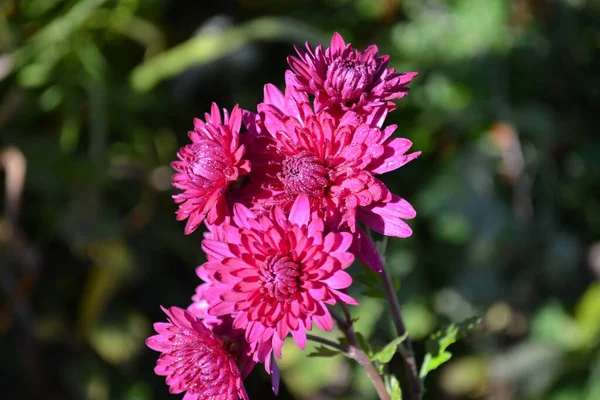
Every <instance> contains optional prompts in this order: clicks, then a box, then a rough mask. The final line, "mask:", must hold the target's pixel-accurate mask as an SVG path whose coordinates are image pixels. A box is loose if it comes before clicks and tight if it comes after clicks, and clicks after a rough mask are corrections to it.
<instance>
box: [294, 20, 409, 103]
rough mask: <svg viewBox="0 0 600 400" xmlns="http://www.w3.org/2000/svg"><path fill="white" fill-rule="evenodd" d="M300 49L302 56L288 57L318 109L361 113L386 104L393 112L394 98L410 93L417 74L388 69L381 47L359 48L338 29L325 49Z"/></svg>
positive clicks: (299, 83)
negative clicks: (410, 87) (331, 108)
mask: <svg viewBox="0 0 600 400" xmlns="http://www.w3.org/2000/svg"><path fill="white" fill-rule="evenodd" d="M296 52H297V53H298V56H299V57H294V56H290V57H288V63H289V65H290V68H291V69H292V71H294V74H295V79H294V84H295V85H296V87H297V89H298V90H300V91H303V92H306V93H309V94H312V95H314V96H315V108H316V109H317V111H319V110H321V109H323V108H325V107H330V106H335V105H339V106H341V107H342V109H343V110H353V111H358V112H363V111H366V112H369V111H372V110H373V109H374V108H375V107H382V106H384V107H386V108H387V109H388V110H390V111H391V110H393V109H395V108H396V107H395V105H394V103H393V102H392V100H394V99H399V98H401V97H403V96H404V95H406V94H407V93H408V90H409V89H408V88H407V87H406V85H407V84H408V83H409V82H410V81H411V80H412V79H413V78H414V77H415V76H416V75H417V73H416V72H407V73H397V72H395V70H394V69H393V68H387V65H388V61H389V56H387V55H384V56H381V57H378V56H377V53H378V49H377V46H375V45H371V46H369V47H368V48H367V49H366V50H365V51H358V50H356V49H354V48H352V45H351V44H346V43H345V42H344V39H343V38H342V36H341V35H340V34H339V33H337V32H336V33H334V34H333V37H332V38H331V47H329V48H328V49H327V50H325V51H324V50H323V47H322V46H317V47H316V48H315V49H313V48H312V47H311V46H310V44H309V43H306V51H304V50H302V49H300V48H299V47H296Z"/></svg>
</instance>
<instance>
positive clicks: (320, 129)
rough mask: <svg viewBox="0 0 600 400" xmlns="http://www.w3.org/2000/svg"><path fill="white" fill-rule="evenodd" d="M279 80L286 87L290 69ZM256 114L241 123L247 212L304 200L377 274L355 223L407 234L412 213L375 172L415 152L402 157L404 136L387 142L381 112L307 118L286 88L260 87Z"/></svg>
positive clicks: (303, 102)
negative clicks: (245, 133) (248, 168)
mask: <svg viewBox="0 0 600 400" xmlns="http://www.w3.org/2000/svg"><path fill="white" fill-rule="evenodd" d="M287 78H288V82H289V80H290V79H291V72H288V75H287ZM258 110H259V115H260V117H259V118H256V117H252V116H251V115H248V116H247V118H246V119H247V121H246V122H247V124H248V126H249V129H250V131H249V138H250V139H251V140H250V142H249V145H250V146H252V147H251V149H250V150H251V151H249V152H250V153H251V154H252V161H253V165H254V169H253V173H252V174H251V176H250V177H251V180H252V182H253V184H254V189H250V190H249V193H250V194H251V196H252V203H253V209H255V210H256V211H258V212H264V210H268V209H269V208H270V207H273V206H275V205H278V206H280V207H282V208H283V209H285V210H287V209H289V207H290V206H291V204H292V202H293V201H294V199H295V198H296V196H297V195H299V194H303V195H306V196H308V198H309V199H310V205H311V210H314V211H316V212H318V213H319V215H320V216H321V217H322V218H323V219H324V220H325V222H326V225H327V226H328V227H330V228H331V229H334V230H341V231H350V232H352V233H353V234H355V236H356V240H357V243H355V245H354V247H353V251H354V250H357V251H355V254H356V255H357V256H359V257H360V258H361V260H363V261H364V262H366V263H367V264H368V265H369V266H371V267H372V268H373V269H375V270H380V268H381V265H380V264H381V262H380V261H377V262H376V261H375V259H374V258H373V257H374V256H372V255H371V256H369V255H368V254H367V253H368V252H369V251H370V250H369V248H370V245H369V244H368V243H364V240H368V239H367V238H366V235H364V234H362V235H361V231H360V229H359V227H358V226H357V222H361V223H363V224H364V225H366V226H368V227H370V228H372V229H373V230H375V231H377V232H380V233H382V234H384V235H388V236H396V237H402V238H404V237H408V236H410V235H411V234H412V230H411V229H410V227H409V226H408V225H407V224H406V223H405V222H404V221H403V220H405V219H412V218H414V217H415V216H416V212H415V210H414V209H413V207H412V206H411V205H410V204H409V203H408V202H407V201H406V200H404V199H402V198H400V197H398V196H396V195H394V194H392V193H391V192H390V191H389V190H388V188H387V187H386V186H385V184H384V183H383V182H381V181H380V180H379V179H378V178H377V175H380V174H383V173H385V172H389V171H393V170H395V169H397V168H400V167H401V166H403V165H404V164H406V163H408V162H409V161H411V160H413V159H415V158H416V157H418V156H419V155H420V154H421V153H420V152H414V153H407V152H408V150H409V149H410V147H411V145H412V143H411V142H410V141H409V140H408V139H404V138H391V135H392V134H393V133H394V131H395V130H396V125H390V126H388V127H386V128H385V129H382V124H383V121H384V119H385V117H386V115H387V111H386V110H385V109H383V108H378V109H375V110H374V111H373V112H372V113H371V114H370V115H368V116H366V117H365V116H362V115H359V114H357V113H355V112H353V111H346V112H344V113H342V114H341V117H338V116H336V115H334V114H332V113H330V112H329V110H328V109H326V110H322V111H320V112H318V113H315V112H313V110H312V107H311V105H310V103H309V102H308V99H307V98H306V96H305V95H304V96H303V95H301V94H300V93H299V92H297V91H295V90H294V89H293V88H292V89H290V86H289V85H288V86H287V89H286V94H285V96H284V95H283V94H282V93H281V92H280V91H279V90H278V89H277V88H276V87H274V86H273V85H266V86H265V102H264V103H263V104H260V105H259V106H258ZM359 241H360V243H358V242H359ZM359 244H360V249H362V250H359V247H357V246H358V245H359Z"/></svg>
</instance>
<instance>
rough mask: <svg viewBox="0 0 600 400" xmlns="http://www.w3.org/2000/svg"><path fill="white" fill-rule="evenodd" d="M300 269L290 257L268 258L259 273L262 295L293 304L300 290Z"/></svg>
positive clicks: (279, 255) (272, 256)
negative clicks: (293, 299) (293, 298)
mask: <svg viewBox="0 0 600 400" xmlns="http://www.w3.org/2000/svg"><path fill="white" fill-rule="evenodd" d="M299 269H300V268H299V267H298V264H296V263H295V262H294V261H292V259H291V258H290V257H289V256H284V255H281V254H279V253H278V254H275V255H270V256H268V257H267V258H266V259H265V261H264V262H263V263H262V265H261V266H260V271H259V275H260V278H261V280H262V283H263V286H262V288H261V293H264V294H269V295H270V296H271V297H273V298H274V299H276V300H277V301H285V302H287V303H289V302H291V301H292V296H293V295H294V294H295V293H297V292H298V291H299V288H300V279H299V277H300V271H299Z"/></svg>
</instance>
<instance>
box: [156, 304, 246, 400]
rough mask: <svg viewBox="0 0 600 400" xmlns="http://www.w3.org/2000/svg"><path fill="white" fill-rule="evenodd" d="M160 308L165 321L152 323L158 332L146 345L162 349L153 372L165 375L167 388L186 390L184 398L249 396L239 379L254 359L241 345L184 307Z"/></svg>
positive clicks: (228, 399) (230, 399) (231, 399)
mask: <svg viewBox="0 0 600 400" xmlns="http://www.w3.org/2000/svg"><path fill="white" fill-rule="evenodd" d="M163 311H164V312H165V313H166V314H167V316H168V317H169V319H168V322H167V323H164V322H159V323H155V324H154V329H155V330H156V331H157V332H158V335H154V336H151V337H149V338H148V339H147V340H146V345H147V346H148V347H150V348H151V349H152V350H156V351H159V352H161V353H162V354H161V355H160V357H159V358H158V362H157V364H156V368H155V369H154V372H155V373H156V374H157V375H161V376H166V377H167V379H166V381H167V384H168V385H169V391H170V392H171V393H182V392H185V396H184V399H185V400H203V399H214V400H236V399H239V398H241V399H244V400H248V395H247V393H246V389H245V388H244V385H243V383H242V380H243V378H244V377H245V376H246V375H247V373H248V372H249V371H250V369H251V366H252V364H253V363H252V361H251V360H249V359H248V357H247V356H246V354H245V352H244V346H243V345H240V343H239V341H237V340H232V338H230V337H227V336H217V335H215V334H214V333H213V332H212V331H211V330H210V329H209V328H207V327H206V326H205V325H204V324H203V322H202V321H201V320H200V319H199V318H197V317H195V316H193V315H192V314H190V313H189V312H188V311H186V310H183V309H181V308H178V307H171V308H170V309H168V310H167V309H164V308H163ZM240 367H242V370H244V371H245V373H244V374H243V373H241V372H240Z"/></svg>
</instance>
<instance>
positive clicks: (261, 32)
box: [130, 17, 326, 92]
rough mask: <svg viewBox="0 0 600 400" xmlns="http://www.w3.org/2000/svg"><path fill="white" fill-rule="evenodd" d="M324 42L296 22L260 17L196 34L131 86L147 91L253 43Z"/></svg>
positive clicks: (136, 74) (155, 60)
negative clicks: (227, 27) (225, 28)
mask: <svg viewBox="0 0 600 400" xmlns="http://www.w3.org/2000/svg"><path fill="white" fill-rule="evenodd" d="M283 40H291V41H293V42H302V41H303V40H310V41H313V42H315V43H319V42H325V41H326V40H325V37H323V36H322V35H321V33H320V32H317V31H315V30H314V29H313V28H311V27H310V26H309V25H306V24H304V23H302V22H300V21H298V20H294V19H286V18H276V17H263V18H257V19H254V20H251V21H248V22H246V23H243V24H240V25H237V26H233V27H231V28H229V29H227V30H225V31H223V32H220V33H210V34H199V35H197V36H195V37H193V38H191V39H189V40H188V41H186V42H183V43H181V44H179V45H177V46H174V47H172V48H171V49H169V50H166V51H164V52H162V53H159V54H157V55H156V56H154V57H152V58H151V59H149V60H148V61H146V62H144V63H143V64H142V65H140V66H138V67H136V68H135V69H134V70H133V72H132V73H131V77H130V79H131V84H132V86H133V87H134V89H136V90H138V91H140V92H147V91H149V90H150V89H152V88H154V87H155V86H156V85H157V84H159V83H160V82H161V81H163V80H165V79H168V78H171V77H173V76H175V75H177V74H180V73H182V72H183V71H185V70H187V69H188V68H191V67H197V66H201V65H205V64H208V63H211V62H214V61H216V60H219V59H221V58H223V57H225V56H227V55H228V54H232V53H234V52H236V51H238V50H239V49H241V48H242V47H243V46H244V45H246V44H247V43H249V42H253V41H272V42H273V41H283Z"/></svg>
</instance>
